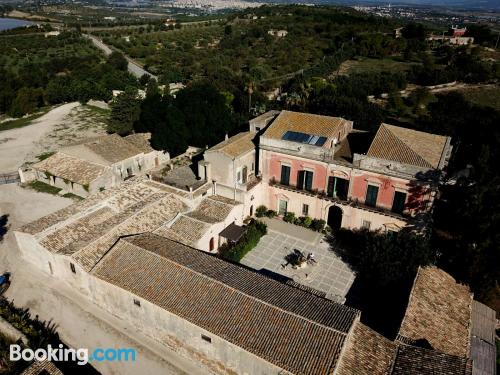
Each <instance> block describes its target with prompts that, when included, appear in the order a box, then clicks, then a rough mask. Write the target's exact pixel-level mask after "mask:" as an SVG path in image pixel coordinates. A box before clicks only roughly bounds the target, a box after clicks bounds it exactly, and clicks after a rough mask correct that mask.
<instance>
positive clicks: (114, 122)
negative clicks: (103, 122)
mask: <svg viewBox="0 0 500 375" xmlns="http://www.w3.org/2000/svg"><path fill="white" fill-rule="evenodd" d="M140 113H141V107H140V101H139V100H138V99H137V90H134V89H130V88H128V89H126V90H125V91H124V92H123V93H121V94H120V95H118V96H117V97H116V98H115V99H114V100H113V102H112V104H111V114H110V118H109V122H108V127H107V131H108V132H109V133H118V134H119V135H127V134H130V133H131V132H132V131H133V129H134V127H133V125H134V122H136V121H137V120H138V119H139V116H140Z"/></svg>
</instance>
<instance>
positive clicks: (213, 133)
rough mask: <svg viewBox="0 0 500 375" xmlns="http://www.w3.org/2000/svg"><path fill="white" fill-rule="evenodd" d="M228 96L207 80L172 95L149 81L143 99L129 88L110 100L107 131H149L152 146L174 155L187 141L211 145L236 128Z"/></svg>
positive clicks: (184, 146)
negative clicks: (174, 95) (163, 91)
mask: <svg viewBox="0 0 500 375" xmlns="http://www.w3.org/2000/svg"><path fill="white" fill-rule="evenodd" d="M232 100H233V97H232V95H230V94H228V93H226V94H224V93H220V92H219V91H218V90H217V89H216V88H215V86H214V85H212V84H210V83H207V82H197V83H193V84H192V85H190V86H188V87H187V88H185V89H183V90H181V91H179V92H178V93H177V95H176V97H175V98H174V97H172V96H170V95H168V94H165V95H163V94H162V93H161V92H160V90H159V89H158V86H157V84H156V82H155V81H151V82H150V83H149V84H148V88H147V92H146V98H145V99H144V100H142V101H141V100H139V99H137V92H136V91H134V90H131V89H129V90H126V91H125V92H124V93H123V94H120V95H119V96H118V97H117V98H116V99H115V100H114V101H113V103H112V105H111V118H110V122H109V126H108V131H110V132H116V133H118V134H121V135H125V134H129V133H131V132H133V131H135V132H151V133H152V138H151V143H152V145H153V147H155V148H157V149H160V150H167V151H169V152H170V154H171V155H178V154H180V153H182V152H184V151H185V150H186V148H187V146H188V145H196V146H201V147H203V146H212V145H214V144H216V143H218V142H220V141H221V140H222V139H224V136H225V135H226V134H228V133H230V134H232V133H235V132H236V131H237V130H238V128H239V126H238V125H239V121H238V116H237V115H236V114H235V113H234V111H233V108H232Z"/></svg>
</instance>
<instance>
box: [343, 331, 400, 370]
mask: <svg viewBox="0 0 500 375" xmlns="http://www.w3.org/2000/svg"><path fill="white" fill-rule="evenodd" d="M396 347H397V344H396V343H394V342H392V341H389V340H388V339H386V338H385V337H383V336H382V335H380V334H378V333H377V332H375V331H374V330H372V329H371V328H369V327H367V326H365V325H364V324H363V323H361V322H356V323H355V326H354V328H353V330H352V333H351V336H350V337H349V341H348V342H347V344H346V345H345V348H344V353H343V355H342V357H341V360H340V362H339V367H338V369H337V373H336V374H335V375H387V374H389V373H390V368H391V366H392V363H393V360H394V357H395V355H396Z"/></svg>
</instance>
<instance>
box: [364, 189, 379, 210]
mask: <svg viewBox="0 0 500 375" xmlns="http://www.w3.org/2000/svg"><path fill="white" fill-rule="evenodd" d="M377 196H378V186H375V185H368V187H367V189H366V198H365V204H366V205H367V206H372V207H375V206H376V205H377Z"/></svg>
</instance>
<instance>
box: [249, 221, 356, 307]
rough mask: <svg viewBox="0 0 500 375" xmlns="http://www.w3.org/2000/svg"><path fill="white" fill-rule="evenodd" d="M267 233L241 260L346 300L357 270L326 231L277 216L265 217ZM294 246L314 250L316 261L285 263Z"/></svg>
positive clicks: (250, 265)
mask: <svg viewBox="0 0 500 375" xmlns="http://www.w3.org/2000/svg"><path fill="white" fill-rule="evenodd" d="M264 222H266V224H267V225H268V234H267V235H265V236H264V237H262V238H261V240H260V241H259V244H258V245H257V246H256V247H255V248H254V249H253V250H252V251H250V252H249V253H248V254H247V255H246V256H245V257H244V258H243V259H242V260H241V263H242V264H244V265H246V266H248V267H251V268H254V269H257V270H261V269H266V270H269V271H272V272H275V273H278V274H280V275H283V276H286V277H289V278H291V279H293V280H295V281H296V282H298V283H300V284H303V285H306V286H309V287H311V288H313V289H316V290H319V291H321V292H324V293H325V294H326V297H327V298H330V299H332V300H335V301H337V302H341V303H344V301H345V296H346V294H347V292H348V291H349V289H350V288H351V285H352V283H353V282H354V278H355V275H354V272H353V271H352V270H351V269H350V268H349V266H348V265H347V264H345V263H344V262H342V260H341V259H340V258H339V257H338V256H336V255H335V253H334V252H333V251H331V250H330V245H329V244H328V243H327V242H325V241H324V240H323V235H322V234H320V233H318V232H314V231H312V230H309V229H306V228H302V227H299V226H296V225H293V224H289V223H285V222H283V221H280V220H277V219H264ZM295 249H297V250H300V251H301V252H302V253H304V255H307V254H309V253H313V254H314V258H315V259H316V264H315V265H312V266H311V265H307V266H305V267H304V268H300V269H293V268H292V267H291V266H286V267H283V265H285V264H286V260H285V256H286V255H288V254H290V253H291V252H293V251H294V250H295Z"/></svg>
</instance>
